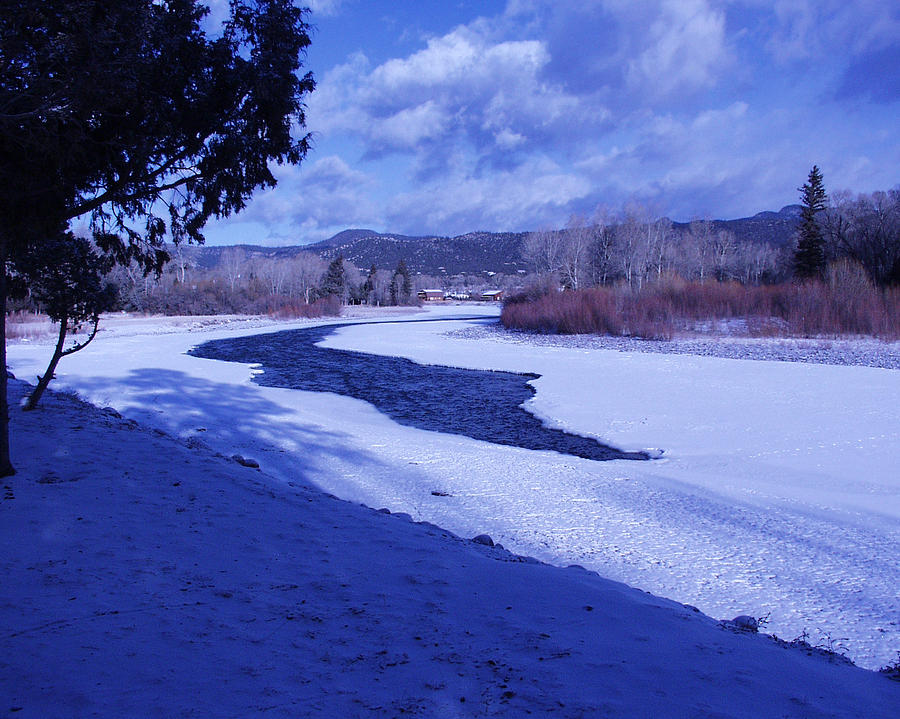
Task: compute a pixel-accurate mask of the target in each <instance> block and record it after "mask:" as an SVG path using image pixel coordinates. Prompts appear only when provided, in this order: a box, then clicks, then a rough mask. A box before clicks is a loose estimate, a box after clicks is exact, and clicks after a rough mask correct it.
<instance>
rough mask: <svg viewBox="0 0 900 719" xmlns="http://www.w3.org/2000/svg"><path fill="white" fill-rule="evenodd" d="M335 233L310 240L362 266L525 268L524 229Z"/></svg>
mask: <svg viewBox="0 0 900 719" xmlns="http://www.w3.org/2000/svg"><path fill="white" fill-rule="evenodd" d="M345 234H346V233H343V232H342V233H339V234H337V235H335V236H334V237H332V238H330V239H328V240H325V241H323V242H318V243H316V244H314V245H308V246H307V247H306V249H307V250H308V251H309V252H315V253H317V254H319V255H321V256H322V257H324V258H325V259H327V260H331V259H333V258H335V257H337V256H338V255H343V257H344V259H345V260H348V261H350V262H352V263H353V264H355V265H356V266H357V267H360V268H363V269H368V268H369V267H371V266H372V265H373V264H374V265H375V266H376V267H378V268H379V269H390V270H392V269H394V268H395V267H396V266H397V264H398V263H399V262H400V260H401V259H402V260H404V261H405V262H406V265H407V267H409V269H410V272H413V273H417V272H419V273H422V274H426V275H444V274H447V275H456V274H460V273H463V272H465V273H481V272H503V273H505V274H515V273H516V272H517V271H518V270H526V269H527V265H528V263H527V262H525V260H524V259H523V258H522V242H523V241H524V239H525V234H526V233H524V232H470V233H468V234H466V235H460V236H459V237H408V236H405V235H390V234H371V235H366V236H356V237H354V236H352V235H351V236H349V237H342V236H344V235H345Z"/></svg>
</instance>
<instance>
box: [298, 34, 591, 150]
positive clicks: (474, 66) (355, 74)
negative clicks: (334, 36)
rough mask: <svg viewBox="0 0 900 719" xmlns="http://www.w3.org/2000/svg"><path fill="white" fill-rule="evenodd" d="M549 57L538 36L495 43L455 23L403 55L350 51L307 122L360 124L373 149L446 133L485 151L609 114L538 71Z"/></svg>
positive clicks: (424, 141)
mask: <svg viewBox="0 0 900 719" xmlns="http://www.w3.org/2000/svg"><path fill="white" fill-rule="evenodd" d="M548 61H549V54H548V52H547V49H546V47H545V46H544V45H543V44H542V43H541V42H538V41H534V40H522V41H517V40H514V41H501V42H492V41H491V40H489V39H488V37H487V36H486V35H485V34H482V33H479V32H475V31H473V30H471V29H469V28H465V27H460V28H457V29H455V30H454V31H452V32H451V33H449V34H447V35H445V36H443V37H438V38H432V39H431V40H430V41H429V42H428V45H427V47H425V48H424V49H423V50H421V51H419V52H417V53H414V54H413V55H411V56H409V57H407V58H395V59H392V60H388V61H387V62H385V63H383V64H381V65H379V66H377V67H375V68H374V69H372V68H371V67H370V65H369V63H368V61H367V60H366V59H365V58H364V57H362V56H355V57H354V58H352V59H351V61H350V62H348V63H347V64H345V65H342V66H341V67H339V68H336V69H334V70H333V71H331V72H329V73H328V74H327V75H326V76H325V77H324V78H323V79H322V81H321V82H320V85H319V89H318V90H317V93H316V94H314V96H313V98H312V99H311V101H310V112H309V118H310V122H309V125H310V127H311V128H312V129H314V130H320V131H323V132H337V131H340V132H352V133H356V134H358V135H359V136H361V137H363V138H365V141H366V143H367V149H368V152H369V154H371V155H379V154H383V153H385V152H391V151H398V150H399V151H410V152H416V153H419V154H421V153H427V152H430V151H431V150H432V145H431V144H430V143H434V142H436V141H438V140H441V139H442V138H444V139H445V140H446V139H447V138H449V137H450V135H451V134H452V137H453V139H454V141H460V140H461V141H464V142H468V143H471V144H472V146H473V147H476V148H478V149H479V150H480V151H482V152H490V151H491V148H492V147H493V148H502V149H509V148H510V147H512V146H513V145H515V144H522V143H524V142H526V141H528V140H529V139H530V140H537V139H539V138H541V137H543V136H545V135H547V134H548V133H552V132H554V128H556V127H559V126H565V128H566V129H567V130H568V131H569V132H571V130H572V128H573V127H577V126H578V125H579V124H580V122H581V118H585V117H591V118H595V119H596V118H598V117H604V116H605V115H606V111H605V109H604V108H597V107H588V106H585V104H584V103H583V102H582V101H581V100H579V98H577V97H575V96H574V95H571V94H568V93H567V92H565V91H564V90H563V89H562V88H561V87H559V86H556V85H553V84H552V83H550V82H547V81H546V80H545V79H543V78H542V70H543V68H544V67H545V65H546V64H547V62H548Z"/></svg>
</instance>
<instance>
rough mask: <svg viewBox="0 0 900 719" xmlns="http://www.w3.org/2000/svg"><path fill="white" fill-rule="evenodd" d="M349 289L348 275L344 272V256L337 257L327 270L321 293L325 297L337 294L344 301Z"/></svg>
mask: <svg viewBox="0 0 900 719" xmlns="http://www.w3.org/2000/svg"><path fill="white" fill-rule="evenodd" d="M346 289H347V276H346V273H345V272H344V256H343V255H338V256H337V257H335V258H334V259H333V260H332V261H331V264H330V265H328V269H327V270H325V277H323V278H322V287H321V290H320V292H321V294H322V296H323V297H327V296H328V295H334V296H336V297H337V298H338V299H339V300H340V301H341V302H343V301H344V299H345V297H344V295H345V293H346Z"/></svg>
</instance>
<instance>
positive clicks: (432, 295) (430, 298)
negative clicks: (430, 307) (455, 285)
mask: <svg viewBox="0 0 900 719" xmlns="http://www.w3.org/2000/svg"><path fill="white" fill-rule="evenodd" d="M418 296H419V299H420V300H422V302H440V301H441V300H443V299H444V291H443V290H419V292H418Z"/></svg>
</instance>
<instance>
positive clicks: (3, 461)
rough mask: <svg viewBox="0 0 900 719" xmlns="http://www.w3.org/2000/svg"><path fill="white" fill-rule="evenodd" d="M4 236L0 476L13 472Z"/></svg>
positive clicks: (0, 238) (1, 244) (0, 257)
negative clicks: (10, 449) (8, 386)
mask: <svg viewBox="0 0 900 719" xmlns="http://www.w3.org/2000/svg"><path fill="white" fill-rule="evenodd" d="M6 252H7V248H6V238H5V237H4V234H3V232H2V231H0V333H2V335H3V338H2V343H0V346H2V348H3V349H2V350H0V369H2V371H3V377H2V379H0V477H8V476H10V475H11V474H15V473H16V470H15V468H14V467H13V466H12V460H11V459H10V456H9V395H8V393H7V389H8V388H7V382H8V380H7V374H6Z"/></svg>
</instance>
